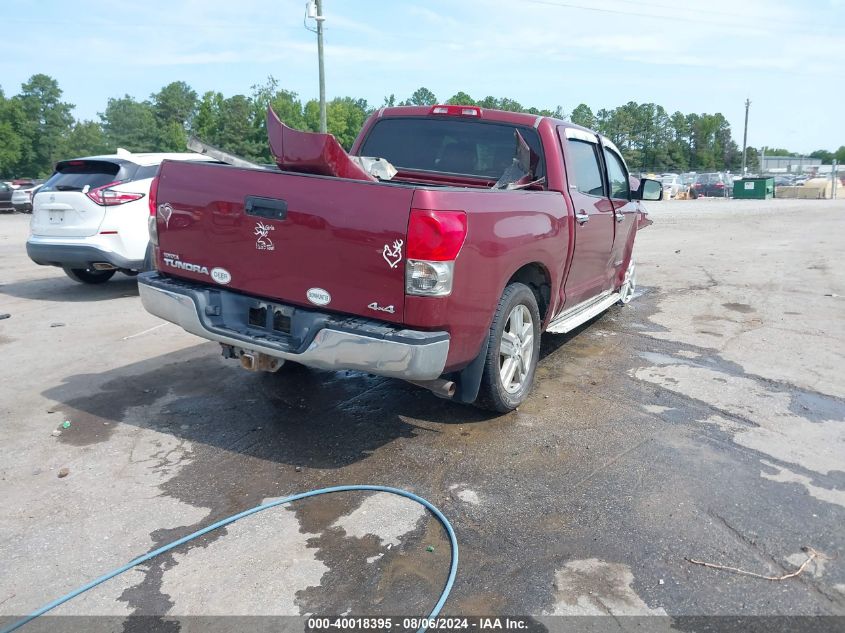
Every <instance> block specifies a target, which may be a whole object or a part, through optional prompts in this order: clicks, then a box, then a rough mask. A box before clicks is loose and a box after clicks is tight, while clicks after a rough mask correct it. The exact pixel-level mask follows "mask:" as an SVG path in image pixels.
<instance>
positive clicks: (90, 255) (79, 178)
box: [26, 150, 209, 284]
mask: <svg viewBox="0 0 845 633" xmlns="http://www.w3.org/2000/svg"><path fill="white" fill-rule="evenodd" d="M165 159H168V160H171V161H174V162H178V161H183V162H184V161H194V162H197V161H207V160H209V159H208V158H207V157H205V156H202V155H200V154H190V153H188V154H132V153H130V152H127V151H125V150H121V151H119V153H117V154H110V155H107V156H89V157H86V158H76V159H73V160H64V161H61V162H59V163H58V164H57V165H56V171H55V172H54V173H53V175H52V176H50V178H49V179H48V180H47V181H46V182H45V183H44V184H43V185H42V186H41V188H40V189H39V190H38V193H37V194H36V195H35V196H34V197H33V212H32V221H31V222H30V237H29V240H27V243H26V252H27V254H28V255H29V257H30V259H32V261H34V262H35V263H36V264H42V265H48V266H59V267H61V268H63V269H64V271H65V273H66V274H67V275H68V277H70V278H71V279H73V280H74V281H78V282H80V283H86V284H99V283H103V282H105V281H108V280H109V279H111V278H112V277H113V276H114V274H115V272H117V271H118V270H120V271H122V272H125V273H128V274H136V273H138V272H140V271H141V270H143V269H144V265H145V258H146V253H147V247H148V244H149V234H148V232H147V218H148V217H149V215H150V211H149V205H148V201H149V199H148V196H149V192H150V183H152V180H153V176H155V173H156V170H157V169H158V166H159V164H160V163H161V161H162V160H165Z"/></svg>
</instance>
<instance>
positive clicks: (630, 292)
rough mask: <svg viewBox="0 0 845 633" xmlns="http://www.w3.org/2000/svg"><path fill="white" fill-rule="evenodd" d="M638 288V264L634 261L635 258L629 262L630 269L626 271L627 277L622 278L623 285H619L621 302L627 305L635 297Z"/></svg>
mask: <svg viewBox="0 0 845 633" xmlns="http://www.w3.org/2000/svg"><path fill="white" fill-rule="evenodd" d="M636 289H637V265H636V264H635V263H634V258H633V257H631V261H630V262H628V269H627V270H626V271H625V277H624V278H623V279H622V285H621V286H620V287H619V303H620V304H622V305H625V304H626V303H630V302H631V299H633V298H634V292H635V291H636Z"/></svg>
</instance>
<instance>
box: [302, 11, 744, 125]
mask: <svg viewBox="0 0 845 633" xmlns="http://www.w3.org/2000/svg"><path fill="white" fill-rule="evenodd" d="M314 4H316V5H317V18H316V19H317V57H318V58H319V61H320V131H321V132H322V133H323V134H325V133H326V131H327V129H328V127H327V125H326V71H325V69H324V68H323V22H324V21H325V19H326V18H324V17H323V0H315V2H314ZM747 121H748V115H747V114H746V125H748V123H747Z"/></svg>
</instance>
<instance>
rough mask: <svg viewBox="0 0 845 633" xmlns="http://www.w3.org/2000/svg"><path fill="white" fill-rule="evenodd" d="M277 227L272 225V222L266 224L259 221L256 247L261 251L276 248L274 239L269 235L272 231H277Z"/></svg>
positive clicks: (256, 226) (256, 232)
mask: <svg viewBox="0 0 845 633" xmlns="http://www.w3.org/2000/svg"><path fill="white" fill-rule="evenodd" d="M275 230H276V227H275V226H271V225H270V224H264V223H263V222H259V223H258V224H256V225H255V235H256V237H257V238H258V239H256V240H255V248H256V249H257V250H259V251H272V250H275V248H276V247H275V246H274V245H273V240H271V239H270V238H269V237H267V236H268V235H269V234H270V231H275Z"/></svg>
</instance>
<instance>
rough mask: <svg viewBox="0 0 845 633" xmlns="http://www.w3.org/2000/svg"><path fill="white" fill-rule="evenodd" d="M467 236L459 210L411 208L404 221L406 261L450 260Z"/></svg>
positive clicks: (463, 215) (463, 218)
mask: <svg viewBox="0 0 845 633" xmlns="http://www.w3.org/2000/svg"><path fill="white" fill-rule="evenodd" d="M466 236H467V214H466V213H464V212H463V211H431V210H428V209H411V219H410V220H409V222H408V250H407V257H408V259H426V260H429V261H436V262H445V261H453V260H454V259H455V258H456V257H457V256H458V252H459V251H460V250H461V246H463V244H464V239H465V238H466Z"/></svg>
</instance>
